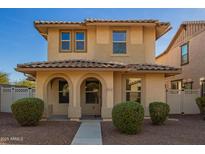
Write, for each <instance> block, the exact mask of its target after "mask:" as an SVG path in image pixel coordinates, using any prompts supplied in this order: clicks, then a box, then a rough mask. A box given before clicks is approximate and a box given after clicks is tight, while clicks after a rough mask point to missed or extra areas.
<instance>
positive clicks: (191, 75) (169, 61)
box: [156, 31, 205, 89]
mask: <svg viewBox="0 0 205 154" xmlns="http://www.w3.org/2000/svg"><path fill="white" fill-rule="evenodd" d="M186 41H188V42H189V64H187V65H183V66H181V48H180V46H176V47H173V48H171V49H170V51H169V52H168V53H167V54H165V55H163V56H161V57H160V58H158V59H157V60H156V62H157V63H158V64H163V65H170V66H175V67H181V68H182V73H181V74H179V75H175V76H172V77H168V78H166V83H167V86H168V88H171V81H173V80H178V79H185V80H188V79H191V80H192V81H193V89H199V88H200V78H202V77H205V69H204V65H203V62H204V59H205V52H204V49H205V43H203V42H205V31H204V32H202V33H200V34H198V35H196V36H195V37H192V38H191V39H189V40H184V41H183V42H182V43H181V44H183V43H185V42H186Z"/></svg>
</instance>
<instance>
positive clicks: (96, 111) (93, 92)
mask: <svg viewBox="0 0 205 154" xmlns="http://www.w3.org/2000/svg"><path fill="white" fill-rule="evenodd" d="M82 114H83V115H92V116H99V115H101V84H100V82H99V81H98V80H96V79H90V80H89V79H88V80H86V81H85V89H84V103H83V105H82Z"/></svg>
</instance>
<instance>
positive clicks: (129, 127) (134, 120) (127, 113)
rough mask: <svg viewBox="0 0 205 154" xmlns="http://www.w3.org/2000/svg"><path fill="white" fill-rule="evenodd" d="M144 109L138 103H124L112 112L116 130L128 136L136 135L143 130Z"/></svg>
mask: <svg viewBox="0 0 205 154" xmlns="http://www.w3.org/2000/svg"><path fill="white" fill-rule="evenodd" d="M143 120H144V108H143V106H142V105H141V104H140V103H137V102H123V103H120V104H117V105H115V106H114V107H113V110H112V121H113V124H114V126H115V127H116V128H118V129H119V130H120V131H121V132H123V133H126V134H136V133H139V132H140V131H141V130H142V124H143Z"/></svg>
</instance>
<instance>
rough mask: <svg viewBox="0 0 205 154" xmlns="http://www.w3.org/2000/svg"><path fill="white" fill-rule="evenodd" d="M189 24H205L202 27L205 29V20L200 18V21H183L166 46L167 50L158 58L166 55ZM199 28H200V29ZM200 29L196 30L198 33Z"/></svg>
mask: <svg viewBox="0 0 205 154" xmlns="http://www.w3.org/2000/svg"><path fill="white" fill-rule="evenodd" d="M187 25H204V26H203V27H202V29H201V30H205V20H199V21H184V22H182V24H181V25H180V26H179V28H178V30H177V32H176V34H175V35H174V37H173V38H172V40H171V42H170V43H169V45H168V47H167V48H166V50H165V51H164V52H162V53H161V54H159V55H158V56H157V57H156V59H158V58H160V57H161V56H163V55H165V54H166V53H168V51H169V49H171V47H172V45H173V44H174V43H175V41H176V40H177V38H178V36H179V35H180V33H181V32H182V30H183V29H184V28H186V26H187ZM198 30H199V29H198ZM197 32H199V31H196V33H197ZM194 34H195V33H193V34H192V35H194Z"/></svg>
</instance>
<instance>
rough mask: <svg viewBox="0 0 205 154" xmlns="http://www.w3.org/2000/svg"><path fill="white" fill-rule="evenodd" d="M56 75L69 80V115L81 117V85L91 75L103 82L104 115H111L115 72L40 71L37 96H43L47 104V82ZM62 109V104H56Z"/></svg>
mask: <svg viewBox="0 0 205 154" xmlns="http://www.w3.org/2000/svg"><path fill="white" fill-rule="evenodd" d="M55 77H61V78H64V79H65V80H67V81H68V83H69V88H70V98H69V99H70V103H69V106H68V112H67V113H68V116H69V117H70V118H73V119H75V118H80V117H81V105H80V99H81V97H80V96H81V94H80V86H81V83H82V82H83V81H84V80H85V79H86V78H89V77H94V78H97V79H98V80H100V82H101V84H102V86H103V87H102V111H101V114H102V117H104V118H107V117H110V116H111V110H112V107H113V103H114V102H113V72H92V71H47V72H43V71H42V72H38V73H37V80H36V83H37V85H36V90H37V91H36V96H37V97H39V98H42V99H43V100H44V101H45V102H46V104H49V100H50V99H49V98H48V93H47V91H48V90H47V84H48V83H49V81H50V80H52V79H53V78H55ZM56 107H57V108H59V109H56V110H61V112H63V110H62V109H60V106H56ZM45 116H48V106H47V105H46V107H45Z"/></svg>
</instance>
